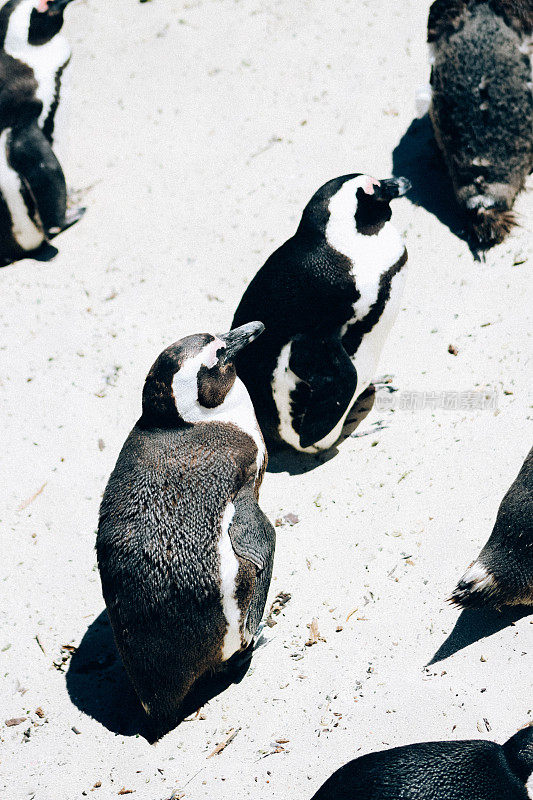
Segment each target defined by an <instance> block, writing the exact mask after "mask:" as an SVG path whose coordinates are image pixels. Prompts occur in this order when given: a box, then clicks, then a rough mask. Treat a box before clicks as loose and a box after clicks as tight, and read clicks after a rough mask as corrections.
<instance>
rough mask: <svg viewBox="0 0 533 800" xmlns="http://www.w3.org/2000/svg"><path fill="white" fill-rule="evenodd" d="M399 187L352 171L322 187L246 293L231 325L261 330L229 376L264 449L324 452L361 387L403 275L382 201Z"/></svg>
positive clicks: (403, 255) (402, 185)
mask: <svg viewBox="0 0 533 800" xmlns="http://www.w3.org/2000/svg"><path fill="white" fill-rule="evenodd" d="M409 187H410V184H409V182H408V181H407V180H406V179H405V178H388V179H385V180H381V181H378V180H376V179H375V178H372V177H370V176H369V175H361V174H350V175H343V176H342V177H340V178H335V179H334V180H331V181H329V182H328V183H326V184H324V186H322V187H321V188H320V189H319V190H318V191H317V192H316V193H315V194H314V195H313V197H312V198H311V200H310V201H309V203H308V204H307V206H306V208H305V209H304V212H303V214H302V218H301V221H300V224H299V226H298V229H297V231H296V233H295V234H294V236H293V237H292V238H291V239H289V240H288V241H287V242H285V244H283V245H282V246H281V247H280V248H279V249H278V250H276V251H275V252H274V253H273V254H272V255H271V256H270V258H269V259H268V260H267V261H266V263H265V264H264V266H263V267H262V268H261V269H260V270H259V272H258V273H257V275H256V276H255V277H254V279H253V280H252V282H251V283H250V285H249V286H248V288H247V289H246V291H245V293H244V295H243V297H242V299H241V301H240V304H239V306H238V308H237V311H236V313H235V317H234V320H233V325H234V326H236V325H242V324H243V323H245V322H249V321H250V320H252V319H261V320H263V321H264V323H265V326H266V332H265V334H264V335H263V336H262V337H261V339H259V341H258V342H256V343H254V344H253V345H252V346H251V347H250V348H249V349H248V351H247V352H243V353H242V354H241V355H240V356H239V357H238V358H237V362H236V366H237V373H238V374H239V376H240V377H241V378H242V379H243V381H244V383H245V384H246V386H247V388H248V391H249V392H250V396H251V398H252V401H253V404H254V408H255V411H256V414H257V418H258V420H259V424H260V426H261V429H262V431H263V434H264V436H265V438H266V440H267V444H268V445H269V447H270V446H271V445H276V444H280V443H282V442H283V443H285V444H288V445H290V446H291V447H293V448H295V449H296V450H300V451H304V452H307V453H316V452H319V451H321V450H327V449H329V448H331V447H332V446H333V445H334V444H335V443H336V442H337V441H338V440H339V439H340V437H341V435H342V433H343V426H344V424H345V421H346V420H347V417H348V414H349V412H350V411H351V409H352V408H353V407H354V404H355V403H356V401H357V400H358V398H360V397H361V395H362V394H363V393H364V392H366V391H367V390H369V387H371V382H372V379H373V377H374V374H375V369H376V366H377V363H378V360H379V356H380V353H381V349H382V347H383V344H384V342H385V339H386V337H387V335H388V333H389V330H390V328H391V326H392V323H393V322H394V320H395V318H396V315H397V313H398V310H399V307H400V299H401V296H402V293H403V288H404V283H405V277H406V270H405V269H404V267H405V264H406V262H407V251H406V249H405V245H404V242H403V239H402V237H401V236H400V234H399V233H398V232H397V231H396V229H395V228H394V227H393V225H392V224H391V222H390V218H391V209H390V205H389V203H390V201H391V200H392V199H393V198H395V197H399V196H400V195H402V194H405V192H406V191H408V189H409Z"/></svg>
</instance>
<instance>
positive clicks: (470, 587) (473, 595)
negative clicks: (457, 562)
mask: <svg viewBox="0 0 533 800" xmlns="http://www.w3.org/2000/svg"><path fill="white" fill-rule="evenodd" d="M450 601H451V602H452V603H455V604H456V605H458V606H462V607H464V608H470V607H475V606H484V605H487V606H495V607H496V608H498V607H500V606H505V605H533V449H531V450H530V451H529V455H528V456H527V458H526V460H525V461H524V464H523V466H522V469H521V470H520V472H519V473H518V476H517V478H516V480H515V481H514V483H513V484H512V485H511V487H510V489H509V491H508V492H507V494H506V495H505V497H504V498H503V500H502V502H501V505H500V508H499V510H498V515H497V517H496V522H495V525H494V528H493V531H492V533H491V535H490V537H489V540H488V542H487V543H486V545H485V547H484V548H483V549H482V551H481V553H480V554H479V556H478V557H477V560H476V561H475V562H474V563H473V564H472V566H471V567H470V568H469V569H468V570H467V572H465V574H464V575H463V577H462V578H461V580H460V581H459V583H458V584H457V587H456V588H455V590H454V592H453V594H452V596H451V598H450Z"/></svg>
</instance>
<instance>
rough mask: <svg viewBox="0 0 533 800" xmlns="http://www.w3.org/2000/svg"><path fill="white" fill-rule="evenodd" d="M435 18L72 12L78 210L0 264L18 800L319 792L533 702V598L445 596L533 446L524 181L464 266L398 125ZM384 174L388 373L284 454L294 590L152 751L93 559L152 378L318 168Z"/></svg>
mask: <svg viewBox="0 0 533 800" xmlns="http://www.w3.org/2000/svg"><path fill="white" fill-rule="evenodd" d="M429 5H430V3H429V0H423V1H422V2H421V0H401V2H396V3H390V2H385V0H374V2H370V1H369V0H368V1H366V0H360V2H355V0H330V1H329V2H324V0H285V1H284V2H282V1H281V0H272V2H266V0H240V2H239V1H235V0H199V1H198V2H188V3H184V2H183V0H152V1H151V2H149V3H146V4H139V3H137V2H134V0H114V2H112V3H110V2H109V3H104V2H98V1H97V0H86V1H85V2H84V0H79V2H76V3H73V4H72V6H70V7H69V8H68V10H67V12H66V17H67V23H66V25H65V31H66V33H67V35H68V36H69V39H70V41H71V43H72V46H73V52H74V55H73V59H72V63H71V66H70V80H71V84H72V87H71V88H72V96H71V103H70V133H71V137H70V139H71V141H70V155H69V157H68V160H67V163H66V165H65V171H66V173H67V177H68V182H69V184H70V185H71V186H72V187H73V188H74V189H75V190H77V191H78V192H79V197H80V202H81V203H82V204H84V205H86V206H87V209H88V210H87V213H86V216H85V218H84V219H83V220H82V221H81V222H80V223H79V224H78V225H76V226H75V227H73V228H71V229H70V230H68V231H67V232H66V233H64V234H63V235H61V236H60V237H59V238H58V239H57V240H56V242H55V244H56V245H57V247H58V249H59V253H58V255H57V256H56V257H55V258H54V259H53V260H51V261H48V262H38V261H35V260H32V259H27V260H25V261H21V262H19V263H17V264H15V265H12V266H8V267H6V268H5V269H2V270H0V296H1V308H0V409H1V419H2V448H1V450H2V455H1V461H2V486H3V488H2V493H1V499H0V522H1V534H0V535H1V538H2V543H1V553H2V556H1V567H0V576H1V582H0V586H1V595H2V599H1V602H0V619H1V633H0V667H1V675H2V683H1V686H0V709H1V716H0V773H1V775H2V779H1V780H0V787H1V786H2V784H3V783H5V787H4V788H3V789H2V790H1V791H0V794H1V796H2V797H5V798H6V800H7V798H9V800H20V799H22V798H35V800H74V798H80V797H82V796H87V797H94V798H103V799H104V800H107V799H108V798H114V797H116V796H118V795H124V794H126V793H128V792H131V793H132V795H131V796H132V798H135V800H169V798H171V797H173V798H182V797H183V798H187V799H189V798H190V799H191V800H195V799H196V798H211V800H212V799H213V798H217V799H218V798H220V800H225V799H226V798H232V797H239V798H252V797H254V798H273V800H296V798H298V800H300V798H301V799H302V800H305V798H310V797H311V796H312V794H313V792H314V791H316V789H317V788H318V787H319V786H320V784H321V783H322V782H323V781H324V780H325V779H326V777H328V776H329V775H330V774H331V772H332V771H333V770H334V769H336V768H337V767H339V766H340V765H341V764H343V763H344V762H346V761H347V760H349V759H351V758H353V757H355V756H356V755H362V754H363V753H366V752H369V751H372V750H379V749H382V748H384V747H387V746H391V747H392V746H396V745H401V744H406V743H409V742H414V741H422V740H432V739H460V738H483V739H494V740H496V741H498V742H503V741H504V740H506V739H507V738H508V737H509V736H510V735H511V734H512V733H514V732H515V730H516V729H517V728H518V727H520V726H521V725H523V724H525V723H527V722H529V721H532V720H533V692H532V667H531V650H532V644H533V616H531V615H529V616H528V615H524V614H519V613H504V614H496V613H489V612H463V613H460V612H459V611H458V610H456V609H454V608H452V607H450V606H448V605H447V604H446V602H445V599H446V597H447V596H448V595H449V593H450V592H451V591H452V589H453V588H454V586H455V583H456V581H457V580H458V578H459V577H460V576H461V574H462V573H463V572H464V570H465V569H466V568H467V566H468V564H469V563H470V562H471V561H472V560H473V559H474V558H475V556H476V555H477V553H478V552H479V549H480V548H481V546H482V544H483V543H484V542H485V541H486V539H487V538H488V535H489V533H490V531H491V529H492V525H493V523H494V519H495V515H496V511H497V508H498V506H499V503H500V501H501V499H502V497H503V495H504V493H505V491H506V490H507V488H508V487H509V485H510V484H511V482H512V480H513V479H514V478H515V476H516V474H517V472H518V470H519V468H520V466H521V464H522V462H523V460H524V458H525V456H526V454H527V452H528V450H529V448H530V447H531V443H532V439H533V436H532V426H531V418H532V412H531V393H530V388H531V372H532V370H531V362H532V339H531V331H532V319H531V316H532V315H531V310H532V304H531V290H532V281H531V249H530V242H531V212H532V210H533V209H532V202H531V195H528V194H527V193H523V194H522V196H521V197H520V198H519V201H518V203H517V210H518V211H519V212H520V213H521V215H522V216H521V221H522V224H523V227H522V228H520V229H517V231H516V232H515V233H514V234H513V235H512V236H511V237H510V238H509V239H508V240H507V242H506V243H504V244H503V245H501V246H500V247H498V248H496V249H494V250H493V251H491V252H490V253H489V255H488V257H487V260H486V263H483V262H476V261H474V260H473V258H472V255H471V253H470V251H469V249H468V247H467V245H466V243H465V242H464V241H463V240H462V239H461V238H460V237H458V236H456V235H455V233H454V232H452V230H455V227H454V226H456V223H457V221H456V220H455V218H454V212H453V208H452V207H450V205H449V203H448V202H447V197H448V195H449V187H448V184H447V181H446V177H445V175H444V173H443V172H442V167H441V166H440V165H439V161H438V159H437V157H436V155H435V152H434V149H433V148H434V146H433V145H432V142H431V136H430V132H429V128H428V125H427V120H425V121H424V120H422V121H417V122H415V123H413V119H414V116H415V103H414V95H415V90H416V88H417V87H418V86H419V85H420V84H423V83H424V82H425V81H427V77H428V67H427V60H426V50H425V44H424V42H425V25H426V19H427V10H428V8H429ZM393 170H394V171H395V172H396V173H397V174H406V175H408V176H410V177H411V178H412V179H413V181H414V184H415V186H414V190H413V191H414V194H413V195H412V196H414V197H415V199H417V200H418V202H419V204H414V203H413V202H411V201H410V200H409V199H408V198H403V199H401V200H399V201H397V202H396V203H395V204H394V220H395V222H396V225H397V226H398V228H399V229H400V230H402V231H403V232H404V233H405V237H406V242H407V247H408V250H409V278H408V282H407V288H406V291H405V295H404V298H403V304H402V309H401V312H400V314H399V317H398V320H397V322H396V324H395V326H394V328H393V330H392V333H391V336H390V338H389V340H388V342H387V345H386V347H385V350H384V352H383V356H382V359H381V363H380V368H379V374H380V375H387V376H392V383H391V384H390V385H391V386H393V387H394V388H395V389H397V390H398V391H397V392H394V393H389V392H388V391H387V390H386V389H385V390H381V392H380V393H379V395H378V398H380V399H379V402H378V403H377V404H376V406H375V407H374V409H373V410H372V412H371V414H370V415H369V416H368V417H367V418H366V420H365V421H364V422H363V423H362V425H361V427H360V428H359V429H358V434H359V435H358V436H356V437H354V438H351V439H348V440H347V441H346V442H345V443H343V444H342V445H341V446H340V447H339V449H338V452H337V453H336V454H335V455H334V456H333V457H332V458H330V459H329V460H327V461H324V460H320V459H319V460H317V461H316V462H314V464H313V465H312V466H313V467H314V468H312V469H308V468H307V466H303V467H300V473H301V474H298V461H297V460H296V459H293V460H292V461H287V460H285V461H281V460H279V459H278V460H276V459H272V460H271V469H270V471H269V472H268V473H267V475H266V477H265V480H264V483H263V488H262V494H261V505H262V507H263V509H264V510H265V512H266V513H267V515H268V516H269V518H270V519H271V520H272V521H274V520H276V519H278V518H282V517H283V516H284V515H286V514H290V513H292V514H294V515H296V517H297V518H298V522H297V523H296V524H293V525H290V524H286V523H284V524H282V525H280V526H278V527H277V529H276V530H277V551H276V560H275V565H274V574H273V580H272V585H271V591H270V595H269V601H268V606H270V604H271V602H272V601H273V600H274V598H275V597H276V596H277V595H278V594H279V593H282V592H283V593H288V594H290V596H291V597H290V600H289V602H288V603H287V604H286V605H285V606H284V608H283V610H282V611H281V612H280V613H279V614H278V615H277V616H275V617H274V619H275V621H276V623H277V624H276V625H274V626H273V627H271V628H268V627H267V628H265V630H264V633H263V640H262V643H261V646H260V647H259V648H258V650H257V652H256V654H255V655H254V658H253V661H252V663H251V666H250V668H249V670H248V672H247V674H246V675H245V676H244V677H243V679H242V680H241V682H240V683H238V684H232V685H230V686H229V687H228V688H227V689H226V690H225V691H223V692H222V693H221V694H219V695H218V696H216V697H214V698H213V699H211V700H210V701H209V702H208V703H207V704H206V705H204V706H203V707H202V709H201V712H200V714H199V715H197V716H196V717H194V715H192V716H191V718H190V721H185V722H183V723H182V724H181V725H180V726H179V727H178V728H177V729H176V730H174V731H173V732H172V733H170V734H169V735H168V736H166V737H165V738H164V739H163V740H161V741H160V742H159V743H158V744H157V745H155V746H151V745H149V744H148V743H147V741H146V740H145V739H144V738H143V736H142V735H140V733H139V724H138V715H137V711H136V708H135V705H134V701H133V698H132V694H131V689H130V687H129V685H128V683H127V680H126V678H125V677H124V673H123V671H122V668H121V665H120V662H119V661H118V658H117V655H116V653H115V651H114V649H113V645H112V639H111V634H110V630H109V626H108V624H107V623H106V618H105V613H104V614H103V613H102V612H104V603H103V600H102V596H101V591H100V581H99V577H98V572H97V569H96V558H95V551H94V543H95V530H96V526H97V518H98V506H99V502H100V498H101V495H102V492H103V490H104V488H105V484H106V481H107V478H108V476H109V473H110V471H111V469H112V468H113V465H114V463H115V460H116V458H117V455H118V452H119V449H120V447H121V445H122V443H123V441H124V439H125V437H126V435H127V434H128V432H129V430H130V429H131V427H132V426H133V424H134V422H135V420H136V419H137V417H138V415H139V412H140V400H141V390H142V385H143V382H144V378H145V375H146V373H147V371H148V368H149V367H150V365H151V363H152V362H153V361H154V359H155V357H156V356H157V355H158V353H159V352H160V351H161V350H162V349H163V348H164V347H165V346H166V345H168V344H170V343H171V342H173V341H175V340H176V339H178V338H180V337H181V336H183V335H185V334H188V333H193V332H198V331H210V332H219V331H223V330H227V329H228V328H229V326H230V324H231V320H232V316H233V312H234V310H235V307H236V305H237V303H238V300H239V299H240V296H241V294H242V292H243V290H244V288H245V286H246V285H247V282H248V281H249V280H250V278H251V277H252V276H253V275H254V274H255V272H256V271H257V269H259V267H260V266H261V265H262V264H263V262H264V261H265V259H266V257H267V256H268V255H269V254H270V253H271V252H272V251H273V250H274V248H275V247H277V246H278V245H280V244H281V243H282V242H283V241H284V240H285V239H286V238H288V237H289V236H290V235H291V234H292V233H293V231H294V229H295V227H296V225H297V222H298V220H299V216H300V213H301V210H302V209H303V207H304V205H305V204H306V202H307V201H308V199H309V198H310V196H311V195H312V194H313V192H314V191H315V190H316V189H317V188H318V187H319V186H320V185H321V184H322V183H324V182H325V181H326V180H328V179H329V178H332V177H335V176H337V175H342V174H345V173H348V172H353V171H357V172H369V173H371V174H372V175H375V176H377V177H385V176H387V175H390V174H391V172H392V171H393ZM450 226H451V229H452V230H451V229H450ZM528 259H529V260H528ZM450 345H452V346H453V348H455V351H456V354H455V355H454V354H453V353H450V352H449V346H450ZM472 392H474V393H475V394H471V393H472ZM528 392H529V394H528ZM450 393H455V394H450ZM480 393H481V394H480ZM483 397H485V400H484V402H483V403H482V404H481V403H480V398H483ZM391 398H392V399H391ZM391 402H393V403H394V405H393V407H392V408H391V407H389V406H390V403H391ZM479 405H482V406H483V407H481V408H480V407H478V406H479ZM413 406H414V408H413ZM419 406H423V407H419ZM313 620H316V623H315V624H314V625H313V630H312V631H311V629H310V628H309V626H310V625H311V623H312V621H313ZM317 629H318V631H319V634H320V637H319V638H318V641H317V642H316V643H315V644H311V645H307V642H309V641H310V638H311V639H312V638H313V637H310V634H311V633H313V632H314V633H316V630H317ZM314 638H315V639H316V638H317V637H316V636H315V637H314ZM13 718H25V720H24V721H23V722H20V724H17V725H13V726H10V727H7V726H6V725H5V721H6V720H10V719H13ZM234 733H236V735H235V736H232V735H233V734H234ZM228 740H229V741H228ZM226 741H228V744H227V746H226V747H225V748H224V749H221V748H218V749H219V750H220V752H218V753H216V754H215V755H213V756H212V757H210V758H209V756H210V755H211V754H212V753H213V751H214V750H215V749H216V748H217V745H219V744H221V743H224V742H226Z"/></svg>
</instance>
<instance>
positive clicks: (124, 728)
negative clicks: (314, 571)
mask: <svg viewBox="0 0 533 800" xmlns="http://www.w3.org/2000/svg"><path fill="white" fill-rule="evenodd" d="M261 644H262V639H261V637H259V639H258V641H257V642H256V643H255V645H254V649H257V648H258V647H260V646H261ZM250 655H251V654H250ZM250 663H251V657H250V658H246V660H245V659H244V658H241V659H240V660H236V661H235V662H233V663H232V664H231V665H229V666H228V667H227V668H226V669H225V670H224V671H221V672H219V673H216V674H213V675H210V676H208V677H204V678H201V679H200V680H199V681H198V682H197V684H196V686H195V687H194V688H193V690H192V691H191V692H190V694H189V695H188V696H187V698H186V699H185V702H184V703H183V705H182V707H181V709H180V712H179V715H178V716H177V717H176V718H175V719H174V720H173V723H172V726H171V727H169V728H168V730H165V731H161V730H158V733H157V735H155V734H154V732H153V730H152V728H151V727H150V724H149V721H148V718H147V716H146V714H145V713H144V710H143V708H142V706H141V704H140V702H139V699H138V697H137V695H136V694H135V691H134V689H133V686H132V684H131V682H130V680H129V678H128V675H127V673H126V670H125V669H124V666H123V664H122V660H121V658H120V655H119V653H118V650H117V648H116V645H115V640H114V638H113V631H112V629H111V624H110V622H109V617H108V616H107V611H106V610H105V609H104V611H102V613H101V614H100V615H99V616H98V617H97V618H96V619H95V620H94V622H92V623H91V625H90V626H89V628H88V629H87V631H86V633H85V635H84V637H83V639H82V640H81V643H80V645H79V647H78V649H77V650H76V652H75V653H74V655H73V656H72V658H71V660H70V664H69V669H68V672H67V675H66V682H67V691H68V693H69V696H70V699H71V701H72V702H73V703H74V705H75V706H76V707H77V708H79V709H80V711H82V712H83V713H84V714H87V715H88V716H89V717H92V718H93V719H95V720H96V721H97V722H99V723H100V724H101V725H103V726H104V727H105V728H107V729H108V730H109V731H111V732H112V733H116V734H119V735H121V736H142V737H143V738H145V739H146V740H147V741H148V742H149V743H150V744H154V743H155V742H156V741H157V739H160V738H161V737H162V736H164V735H165V734H166V733H168V732H169V731H170V730H172V729H173V728H174V727H177V726H178V725H179V724H180V723H182V722H183V721H184V720H185V719H186V718H187V717H189V716H190V715H191V714H194V713H196V712H197V711H198V710H199V709H200V708H201V707H202V706H204V705H205V704H206V703H208V702H209V701H210V700H212V699H213V698H214V697H216V696H217V695H219V694H221V693H222V692H224V691H225V690H226V689H227V688H229V686H231V684H233V683H240V681H241V680H242V679H243V678H244V676H245V674H246V672H247V671H248V668H249V666H250Z"/></svg>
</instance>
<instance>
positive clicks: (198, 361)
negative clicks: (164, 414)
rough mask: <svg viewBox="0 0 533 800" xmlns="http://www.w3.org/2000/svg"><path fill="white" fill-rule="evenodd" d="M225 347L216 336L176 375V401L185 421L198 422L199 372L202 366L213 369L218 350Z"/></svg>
mask: <svg viewBox="0 0 533 800" xmlns="http://www.w3.org/2000/svg"><path fill="white" fill-rule="evenodd" d="M223 347H225V344H224V342H223V341H222V339H218V338H216V337H215V339H213V341H212V342H209V344H206V345H205V347H203V348H202V349H201V350H200V352H199V353H198V354H197V355H195V356H193V357H192V358H188V359H187V360H186V361H185V363H184V364H183V366H182V367H181V369H179V370H178V371H177V372H176V374H175V375H174V378H173V380H172V392H173V394H174V402H175V403H176V408H177V410H178V414H179V415H180V417H181V418H182V419H183V420H185V422H198V416H199V411H200V409H201V406H200V404H199V403H198V373H199V372H200V369H201V368H202V367H207V369H212V368H213V367H214V366H215V365H216V364H217V362H218V357H217V352H218V351H219V350H220V349H221V348H223Z"/></svg>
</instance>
